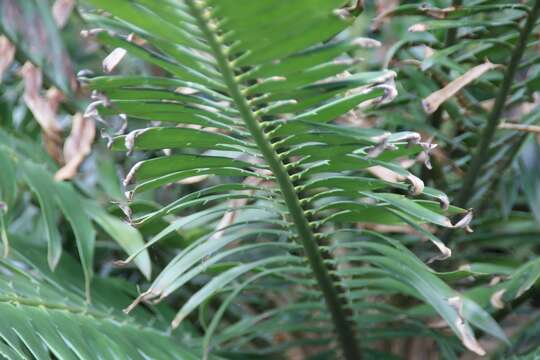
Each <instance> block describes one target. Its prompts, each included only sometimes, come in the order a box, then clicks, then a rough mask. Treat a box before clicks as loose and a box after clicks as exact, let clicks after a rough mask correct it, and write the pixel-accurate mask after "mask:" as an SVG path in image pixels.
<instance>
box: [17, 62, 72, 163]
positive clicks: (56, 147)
mask: <svg viewBox="0 0 540 360" xmlns="http://www.w3.org/2000/svg"><path fill="white" fill-rule="evenodd" d="M20 74H21V76H22V78H23V81H24V94H23V99H24V102H25V103H26V105H27V106H28V108H29V109H30V111H31V112H32V114H33V115H34V118H35V119H36V121H37V122H38V123H39V125H40V126H41V129H42V130H43V141H44V143H45V148H46V149H47V152H48V153H49V155H51V157H52V158H53V159H55V160H56V162H57V163H59V164H62V163H63V156H62V140H63V139H62V128H61V127H60V124H59V122H58V120H57V118H56V110H57V109H58V105H59V102H60V101H61V100H62V96H61V94H59V92H57V91H55V90H49V94H48V96H43V95H42V94H41V86H42V83H43V77H42V73H41V70H40V69H38V68H37V67H35V66H34V65H32V64H31V63H29V62H26V63H25V64H24V65H23V67H22V68H21V70H20Z"/></svg>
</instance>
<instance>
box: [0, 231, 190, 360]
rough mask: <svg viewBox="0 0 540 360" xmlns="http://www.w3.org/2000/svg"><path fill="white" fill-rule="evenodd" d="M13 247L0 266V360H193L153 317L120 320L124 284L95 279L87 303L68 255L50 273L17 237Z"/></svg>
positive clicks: (126, 298) (126, 291)
mask: <svg viewBox="0 0 540 360" xmlns="http://www.w3.org/2000/svg"><path fill="white" fill-rule="evenodd" d="M17 248H18V249H14V250H13V254H12V256H11V259H9V260H2V261H1V262H0V274H1V275H0V293H1V294H2V295H1V296H0V312H1V313H2V326H0V339H1V340H0V355H1V356H2V358H5V359H8V360H18V359H40V360H45V359H52V358H54V359H122V358H129V359H141V360H142V359H193V360H195V359H200V356H199V355H197V352H200V351H192V350H190V349H188V348H187V347H185V346H182V345H179V342H180V339H179V338H178V337H174V336H171V335H170V333H168V332H167V330H166V327H165V326H163V319H162V317H161V316H159V315H158V314H157V313H156V314H149V313H147V312H146V311H144V310H141V311H138V312H137V313H136V314H134V316H126V315H125V314H123V313H122V311H121V308H120V307H119V306H122V303H124V302H126V301H129V300H130V298H131V296H130V295H131V293H133V289H131V288H130V287H128V286H126V285H127V283H126V282H123V281H120V280H118V281H115V280H114V279H97V280H96V281H95V282H94V289H95V291H96V296H95V297H94V301H93V303H92V304H89V303H88V302H87V301H86V300H85V294H84V289H83V288H81V287H80V284H81V283H82V274H81V273H80V271H79V268H78V266H77V263H76V262H75V261H74V260H73V259H71V258H70V257H69V255H64V257H63V258H62V261H61V262H60V263H59V264H58V271H59V273H53V272H51V271H50V270H49V269H48V267H47V265H46V264H41V263H40V260H41V259H43V257H42V256H41V254H40V252H42V251H43V250H44V249H41V248H39V247H35V246H34V245H32V244H28V243H25V241H24V240H23V239H21V238H17ZM19 249H20V250H21V252H19ZM13 259H16V260H17V262H13V261H12V260H13ZM33 260H37V262H38V263H37V264H40V265H41V267H40V265H37V264H36V263H33ZM66 274H69V275H70V276H66Z"/></svg>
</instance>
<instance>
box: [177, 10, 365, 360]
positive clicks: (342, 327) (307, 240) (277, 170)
mask: <svg viewBox="0 0 540 360" xmlns="http://www.w3.org/2000/svg"><path fill="white" fill-rule="evenodd" d="M186 3H187V5H188V7H189V9H190V11H191V12H192V15H193V16H194V18H195V20H196V21H197V24H198V25H199V27H200V29H201V31H202V33H203V34H204V36H205V37H206V40H207V41H208V44H209V45H210V48H211V50H212V52H213V53H214V56H215V57H216V61H217V64H218V67H219V70H220V71H221V73H222V75H223V79H224V81H225V84H226V86H227V89H228V90H229V93H230V96H231V97H232V99H233V100H234V103H235V105H236V107H237V108H238V111H239V113H240V115H241V116H242V119H243V120H244V122H245V125H246V127H247V128H248V130H249V132H250V133H251V135H252V136H253V139H254V140H255V143H256V144H257V146H258V147H259V149H260V151H261V153H262V155H263V156H264V158H265V160H266V161H267V162H268V165H269V166H270V168H271V170H272V172H273V174H274V176H275V178H276V180H277V182H278V184H279V187H280V189H281V193H282V195H283V199H284V200H285V203H286V205H287V208H288V210H289V212H290V215H291V218H292V221H293V223H294V225H295V227H296V231H297V233H298V237H299V239H300V241H301V243H302V245H303V247H304V250H305V253H306V257H307V258H308V261H309V264H310V266H311V268H312V270H313V273H314V275H315V278H316V279H317V282H318V284H319V287H320V289H321V291H322V293H323V296H324V298H325V301H326V305H327V307H328V310H329V311H330V314H331V316H332V320H333V323H334V326H335V330H336V333H337V337H338V339H339V341H340V343H341V346H342V350H343V355H344V357H345V359H347V360H359V359H361V355H360V351H359V348H358V344H357V342H356V338H355V336H354V335H353V334H354V331H353V329H352V327H351V325H350V323H349V322H348V320H347V316H346V311H345V309H344V307H343V304H342V302H341V300H340V298H339V293H338V290H337V288H336V286H335V285H334V283H333V282H332V278H331V276H330V273H329V272H328V269H327V268H326V265H325V264H324V260H323V257H322V255H321V253H320V251H319V247H318V245H317V241H316V239H315V236H314V234H313V231H312V229H311V227H310V225H309V221H308V219H307V218H306V217H305V215H304V212H303V209H302V207H301V205H300V200H299V198H298V194H297V193H296V191H295V189H294V185H293V183H292V181H291V178H290V176H289V174H288V173H287V170H286V169H285V166H284V164H283V163H282V162H281V160H280V159H279V156H278V154H277V153H276V152H275V150H274V148H273V146H272V144H271V142H270V140H269V139H268V137H267V135H266V134H265V132H264V131H263V129H262V127H261V125H260V123H259V121H258V120H257V119H256V118H255V115H254V114H253V112H252V111H251V109H250V107H249V105H248V102H247V100H246V98H245V97H244V95H243V94H242V91H241V88H240V85H239V84H238V83H237V82H236V79H235V74H234V71H233V67H232V65H231V63H230V62H229V59H228V58H227V56H226V55H225V51H224V49H223V47H222V44H221V43H220V41H219V39H218V37H217V36H216V34H215V33H214V32H213V31H212V29H211V28H210V26H209V24H208V23H207V21H208V19H207V18H205V16H204V15H203V11H204V6H203V5H202V4H200V3H196V2H195V1H194V0H186Z"/></svg>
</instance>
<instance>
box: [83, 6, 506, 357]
mask: <svg viewBox="0 0 540 360" xmlns="http://www.w3.org/2000/svg"><path fill="white" fill-rule="evenodd" d="M91 3H93V4H94V5H96V6H97V7H98V8H100V9H103V10H105V11H106V12H107V13H110V14H111V16H110V17H104V18H102V17H99V16H96V15H91V16H90V15H89V16H88V19H90V20H92V21H95V22H96V23H97V24H109V25H110V24H112V27H113V28H115V29H116V31H125V30H128V31H130V32H133V33H135V36H122V35H120V34H118V33H117V32H114V31H99V30H96V31H90V32H89V33H92V34H95V35H96V37H97V38H98V39H99V41H101V42H102V43H103V44H105V45H109V46H111V47H114V48H118V47H121V48H124V49H126V50H127V51H128V52H129V53H131V54H132V55H134V56H136V57H138V58H140V59H142V60H144V61H147V62H149V63H151V64H153V65H155V66H157V67H159V68H160V71H161V72H165V73H167V74H168V76H163V77H149V76H112V77H109V76H107V77H96V78H90V79H82V80H84V81H86V82H87V83H88V85H89V86H90V88H92V89H93V90H94V91H95V92H96V93H95V96H96V98H97V99H98V100H97V102H96V103H94V104H93V105H92V108H91V109H90V110H93V109H96V108H97V109H98V111H99V114H100V115H101V116H104V117H106V116H113V115H122V116H124V115H125V116H127V118H128V119H129V120H137V119H138V120H146V121H159V122H160V125H159V127H153V128H147V129H136V130H134V131H132V132H131V133H129V134H128V135H126V136H121V137H118V138H116V139H114V140H113V142H112V147H113V148H114V149H119V150H120V149H123V150H126V151H127V152H128V153H131V152H133V151H135V150H145V151H152V150H161V149H172V155H167V156H160V157H156V158H152V159H149V160H142V161H140V162H138V163H136V164H135V165H134V166H133V167H132V169H131V170H130V171H129V173H128V175H127V177H126V179H125V185H126V186H132V187H131V188H130V191H129V196H130V197H131V196H137V194H138V193H141V192H144V191H148V190H150V189H154V188H156V187H159V186H163V185H166V184H170V183H174V182H177V181H180V180H185V179H187V178H191V177H194V176H197V175H214V176H223V177H224V179H226V180H227V181H226V183H225V184H222V185H216V186H208V187H205V188H203V189H202V190H199V191H197V192H195V193H192V194H189V195H186V196H184V197H182V198H180V199H178V200H175V201H173V202H172V203H170V204H168V205H166V206H165V207H164V208H162V209H160V210H157V211H156V212H154V213H148V214H143V215H141V216H139V217H136V218H134V219H132V221H133V223H134V224H138V225H141V224H145V223H148V222H151V221H152V220H154V219H156V218H158V217H163V216H166V215H170V214H182V215H185V217H184V218H181V219H179V220H176V222H173V223H172V224H171V226H169V228H167V229H164V230H163V232H162V233H161V234H159V235H157V236H156V237H155V238H154V239H152V240H151V241H150V243H149V244H148V246H150V245H151V244H153V243H155V242H157V241H159V240H160V239H161V238H162V237H163V236H165V235H166V234H167V233H168V232H171V231H174V230H176V229H178V228H179V227H181V226H183V225H185V224H186V223H188V222H189V221H199V220H201V219H205V221H207V222H208V223H216V225H215V229H214V231H212V232H210V233H208V234H205V235H204V236H202V237H200V238H199V239H198V240H196V241H194V242H193V243H191V244H189V245H187V246H186V247H185V248H183V249H182V250H181V251H180V252H179V253H178V254H177V255H176V256H175V258H174V259H173V260H172V261H171V262H170V263H169V264H168V266H167V267H166V268H165V269H164V270H163V271H162V272H161V273H160V274H159V275H158V276H157V278H156V279H155V280H154V282H153V284H152V285H151V286H150V288H149V289H148V290H147V291H145V292H144V293H143V294H141V296H140V297H139V299H138V300H137V302H140V301H151V300H154V301H160V300H162V299H163V298H165V297H166V296H168V295H170V294H171V293H172V292H173V291H175V290H177V289H179V288H180V287H182V286H183V285H185V284H187V283H188V282H190V281H192V280H194V279H196V278H197V277H199V276H210V278H211V279H210V280H209V281H208V282H207V283H206V284H205V285H203V286H202V287H201V288H200V290H199V291H198V292H196V293H195V294H193V295H192V297H191V298H190V299H189V300H188V301H187V302H186V303H185V304H184V305H183V306H182V308H181V309H180V311H179V312H178V314H177V316H176V318H175V320H174V321H173V325H174V326H177V325H178V324H179V323H180V322H181V321H182V320H183V319H185V317H186V316H188V315H189V314H190V313H191V312H192V311H193V310H195V309H196V308H198V307H200V306H201V305H204V303H205V302H206V301H207V300H208V299H209V298H210V297H212V296H214V295H215V294H223V293H231V294H232V295H233V296H237V295H238V296H243V297H246V298H245V301H246V303H247V304H251V305H253V306H252V307H253V308H254V310H252V313H253V314H252V316H243V317H242V318H241V320H240V321H239V322H238V323H236V324H233V325H230V326H228V327H226V328H224V329H222V331H220V332H219V335H216V337H215V338H214V339H213V340H214V341H213V342H214V343H215V344H224V347H223V349H227V348H231V347H235V348H237V349H238V348H239V349H243V350H244V344H242V343H235V344H234V345H233V344H232V343H231V340H232V339H239V338H241V339H242V340H244V341H247V340H249V339H250V338H251V337H253V338H257V339H259V340H261V341H263V342H264V343H265V344H267V343H268V342H270V345H269V347H268V349H269V350H268V351H273V350H275V351H278V350H277V347H276V346H275V345H273V341H269V339H268V334H269V333H272V334H276V335H277V334H279V333H283V332H285V333H292V334H294V333H295V332H302V333H303V334H304V336H302V337H301V338H299V339H295V338H294V336H293V337H292V338H291V339H290V344H286V345H284V347H285V348H287V347H288V346H293V345H294V344H295V343H300V344H301V343H304V342H305V343H307V342H311V343H315V344H320V345H322V346H324V348H325V349H326V350H328V349H333V348H334V347H335V344H334V343H335V341H334V339H333V336H331V335H330V332H331V331H332V330H333V331H334V332H335V334H336V337H337V339H338V340H339V343H340V345H341V351H340V352H342V353H343V355H344V356H345V358H347V359H358V358H360V356H361V355H360V353H361V352H366V353H369V351H370V349H369V342H370V341H372V340H378V339H380V338H377V336H376V335H375V336H374V337H373V338H369V336H365V335H364V334H363V329H369V331H373V332H374V333H375V334H376V330H377V329H381V328H386V329H388V328H390V327H391V322H392V321H395V320H396V317H395V316H388V314H399V313H401V315H400V316H402V317H403V320H404V321H405V322H409V321H410V323H411V327H410V328H409V329H408V330H407V331H404V332H403V333H402V334H401V336H412V335H414V334H417V333H418V331H419V329H423V330H422V331H424V332H425V333H426V334H433V331H432V330H431V329H429V328H428V327H427V326H425V324H422V323H421V322H420V321H418V320H419V319H421V318H422V316H430V315H432V312H430V311H427V312H422V311H421V310H420V312H419V313H421V315H418V314H417V313H415V311H414V309H407V310H405V309H404V308H401V307H400V306H390V305H389V306H388V307H384V308H383V307H377V306H376V303H374V302H373V300H374V299H377V298H379V297H383V296H385V295H388V294H393V293H396V292H399V293H405V294H407V295H410V296H411V297H414V298H418V299H419V300H421V301H423V302H426V303H427V304H429V305H430V306H431V308H433V309H434V310H435V311H436V312H437V313H439V315H440V316H442V317H443V318H444V319H445V320H446V321H447V323H448V325H449V326H450V327H451V328H452V329H453V330H454V332H455V333H456V334H457V335H458V337H459V338H460V339H461V340H462V342H463V344H464V345H465V346H466V347H468V348H469V349H471V350H473V351H476V352H477V353H482V352H483V350H482V349H481V348H480V347H479V345H478V344H477V342H476V340H475V338H474V334H473V331H472V329H471V327H470V324H472V325H474V326H476V327H479V328H480V329H482V330H485V331H489V332H490V333H491V334H494V335H496V336H499V337H501V338H504V334H502V332H501V331H500V329H499V328H498V326H497V325H496V324H495V323H494V322H493V320H492V319H491V318H490V317H489V315H488V314H487V313H485V312H484V311H483V310H482V309H481V308H480V307H479V306H478V305H476V304H475V303H474V302H472V301H470V300H468V299H466V298H463V297H460V296H459V295H458V294H457V293H456V292H454V291H453V290H451V289H450V288H449V287H448V286H447V285H446V284H445V283H444V282H443V281H442V280H440V278H439V277H438V274H435V273H434V272H433V271H431V270H430V269H429V268H428V267H427V266H426V265H425V264H424V263H422V262H421V261H420V260H419V259H417V258H416V256H415V255H414V254H412V253H411V252H409V251H408V250H407V249H406V248H405V247H404V246H403V245H401V244H400V243H398V242H396V241H394V240H392V239H389V238H386V237H384V236H381V235H380V234H378V233H377V232H370V231H363V230H360V229H359V227H358V224H366V223H368V224H370V225H381V224H382V225H403V224H411V225H413V226H415V227H416V228H417V229H422V230H423V231H424V232H425V233H427V234H429V235H426V236H428V237H429V238H430V239H431V240H432V241H433V242H434V243H435V244H436V245H437V246H438V247H439V249H440V250H441V251H443V252H444V255H445V256H448V255H449V250H448V249H447V248H446V247H445V246H444V244H442V243H441V242H440V241H438V240H437V239H436V238H435V237H434V236H433V235H431V234H430V233H429V232H427V231H426V230H425V229H423V228H422V226H421V225H423V224H426V223H428V224H434V225H438V226H443V227H448V228H454V227H456V226H459V227H467V225H468V223H467V220H469V219H470V214H468V213H465V211H464V210H462V209H458V208H455V207H450V208H448V201H447V199H446V196H445V195H444V194H443V193H441V192H438V191H436V190H434V189H431V188H427V187H424V186H423V183H422V181H421V180H420V179H418V178H417V177H415V176H414V175H413V174H411V173H410V172H409V171H407V170H406V169H405V168H404V167H402V166H401V165H400V163H399V161H398V160H399V159H403V158H411V157H414V156H416V155H419V154H422V156H424V157H425V156H428V154H429V151H430V150H431V149H432V145H431V144H426V143H423V142H421V139H420V135H419V134H417V133H411V132H403V133H395V134H390V133H386V132H383V131H379V130H376V129H365V128H360V127H356V126H354V125H353V124H351V119H347V118H346V117H347V113H348V112H349V111H350V110H353V109H357V108H358V107H359V106H360V105H363V106H367V105H368V104H371V105H373V104H374V103H375V104H377V103H381V102H386V101H389V100H391V99H392V97H393V96H395V88H394V86H393V84H392V80H393V77H394V73H393V72H391V71H382V72H377V73H363V72H358V71H357V70H358V68H357V66H356V62H355V61H352V59H353V58H352V57H351V56H350V54H351V53H354V49H355V47H357V46H358V45H359V44H365V43H366V40H362V41H358V40H357V39H353V38H351V37H350V35H349V33H348V31H347V28H348V26H349V25H350V24H351V22H352V20H353V19H352V18H351V17H350V16H349V14H348V12H347V10H346V9H340V8H339V7H340V6H341V5H343V3H344V2H343V1H341V0H335V1H332V0H321V1H316V2H314V1H312V0H302V1H294V2H289V1H251V0H242V1H240V0H219V1H218V0H215V1H214V0H208V1H195V0H185V1H172V0H170V1H160V2H155V1H144V0H138V1H124V0H114V1H111V0H107V1H101V0H92V1H91ZM134 38H137V39H139V40H140V41H135V40H133V39H134ZM165 124H169V125H170V126H165ZM174 125H176V126H174ZM380 169H383V170H384V171H386V172H390V173H391V174H393V178H394V180H395V181H383V180H380V179H378V178H376V177H374V176H372V175H371V173H373V172H376V171H377V170H380ZM201 209H202V210H201ZM451 213H454V214H455V213H465V217H464V219H463V221H460V222H459V223H458V224H452V223H451V222H450V220H449V219H448V218H447V216H446V215H448V214H451ZM219 218H221V220H220V221H217V220H218V219H219ZM422 230H419V231H422ZM262 283H264V285H265V286H264V287H262V286H261V284H262ZM270 286H273V287H275V288H276V291H277V290H278V289H279V290H280V291H282V290H283V289H288V290H290V293H291V297H292V298H291V299H287V300H285V299H279V296H278V298H277V299H273V300H271V297H268V298H266V299H261V300H260V301H258V299H257V296H256V295H255V298H253V297H251V298H250V296H249V295H248V294H252V295H253V294H260V293H261V292H268V288H269V287H270ZM298 289H300V290H298ZM241 290H245V291H241ZM242 294H243V295H242ZM230 301H231V298H230V297H229V298H226V300H225V302H224V303H223V307H222V309H219V310H218V311H217V313H218V314H221V312H224V311H226V308H227V305H228V304H229V302H230ZM137 302H136V303H137ZM273 302H274V303H273ZM136 303H134V304H133V305H135V304H136ZM272 303H273V304H272ZM276 304H280V305H279V306H276ZM130 308H131V307H130ZM255 309H256V310H255ZM268 309H271V310H268ZM409 312H410V313H409ZM219 317H220V316H216V318H217V319H219ZM255 325H257V326H255ZM217 326H218V323H217V320H216V321H213V322H212V323H211V324H210V326H209V329H210V331H208V333H209V334H212V333H213V332H214V330H215V329H216V327H217ZM257 329H264V330H265V331H266V335H263V334H261V333H258V331H257ZM357 329H358V333H360V334H362V335H361V336H357V335H358V333H357V332H356V331H355V330H357ZM250 333H251V335H252V336H251V337H248V335H249V334H250ZM305 334H308V335H305ZM241 335H242V336H243V337H241ZM382 337H384V334H383V335H382ZM362 339H364V342H361V340H362ZM441 342H443V340H441ZM358 344H360V347H362V351H360V347H359V346H358ZM206 345H207V346H209V345H210V338H207V341H206ZM245 349H249V347H248V346H245Z"/></svg>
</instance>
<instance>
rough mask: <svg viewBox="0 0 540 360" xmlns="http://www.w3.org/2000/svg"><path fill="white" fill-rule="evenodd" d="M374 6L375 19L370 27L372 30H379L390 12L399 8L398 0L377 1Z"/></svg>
mask: <svg viewBox="0 0 540 360" xmlns="http://www.w3.org/2000/svg"><path fill="white" fill-rule="evenodd" d="M376 6H377V17H376V18H375V19H374V20H373V23H372V25H371V29H372V30H378V29H380V28H381V26H382V25H383V24H384V23H385V21H386V20H387V18H388V16H389V15H390V14H391V13H392V11H394V9H395V8H397V7H398V6H399V0H378V1H377V2H376Z"/></svg>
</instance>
